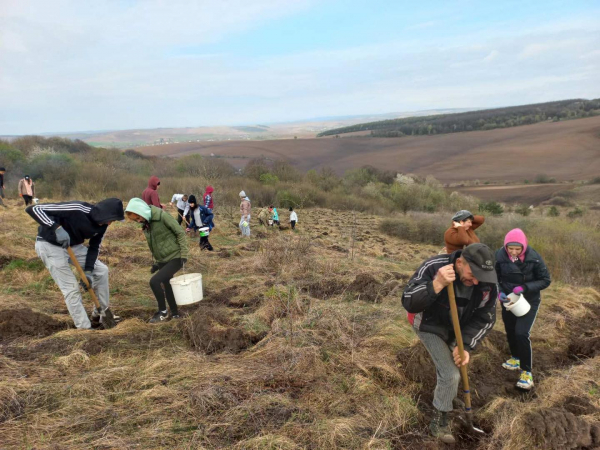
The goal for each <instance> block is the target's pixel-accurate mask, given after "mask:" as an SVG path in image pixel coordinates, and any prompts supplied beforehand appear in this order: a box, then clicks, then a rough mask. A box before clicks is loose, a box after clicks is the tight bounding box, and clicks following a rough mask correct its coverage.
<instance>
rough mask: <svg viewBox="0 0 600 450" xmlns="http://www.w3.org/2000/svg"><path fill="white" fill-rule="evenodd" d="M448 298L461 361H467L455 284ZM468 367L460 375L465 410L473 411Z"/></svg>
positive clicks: (450, 289) (462, 369)
mask: <svg viewBox="0 0 600 450" xmlns="http://www.w3.org/2000/svg"><path fill="white" fill-rule="evenodd" d="M448 298H449V300H450V314H451V316H452V325H453V327H454V335H455V337H456V344H457V345H458V354H459V355H460V359H461V360H464V359H465V346H464V343H463V338H462V333H461V331H460V320H459V318H458V308H457V307H456V297H455V295H454V283H450V284H449V285H448ZM467 366H468V364H465V365H464V366H460V375H461V377H462V382H463V391H464V393H465V410H466V411H467V412H469V411H471V391H470V389H469V375H468V373H467Z"/></svg>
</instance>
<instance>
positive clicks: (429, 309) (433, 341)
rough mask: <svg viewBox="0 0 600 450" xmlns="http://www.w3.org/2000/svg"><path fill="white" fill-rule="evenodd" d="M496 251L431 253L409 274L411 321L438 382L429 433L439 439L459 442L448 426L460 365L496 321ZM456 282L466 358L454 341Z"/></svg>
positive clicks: (405, 298)
mask: <svg viewBox="0 0 600 450" xmlns="http://www.w3.org/2000/svg"><path fill="white" fill-rule="evenodd" d="M496 283H497V277H496V272H495V271H494V255H493V253H492V251H491V250H490V249H489V248H488V247H487V246H486V245H484V244H471V245H469V246H468V247H466V248H465V249H464V250H457V251H455V252H453V253H451V254H441V255H438V256H434V257H432V258H429V259H427V260H426V261H425V262H424V263H423V264H421V266H420V267H419V268H418V269H417V271H416V272H415V274H414V275H413V276H412V277H411V279H410V280H409V282H408V285H407V286H406V289H405V290H404V293H403V294H402V306H404V309H406V311H407V312H408V321H409V322H410V324H411V325H412V327H413V329H414V330H415V332H416V334H417V336H418V337H419V339H420V340H421V342H422V343H423V345H425V348H426V349H427V351H428V353H429V354H430V356H431V359H432V360H433V363H434V365H435V369H436V374H437V384H436V387H435V391H434V395H433V406H434V416H433V419H432V421H431V423H430V425H429V429H430V431H431V434H432V435H433V436H435V437H436V438H438V439H439V440H440V441H442V442H444V443H447V444H451V443H454V442H455V438H454V436H453V435H452V430H451V428H450V412H451V411H452V409H453V405H452V401H453V399H454V398H455V397H456V393H457V390H458V383H459V382H460V370H459V368H458V367H460V366H461V365H465V364H468V362H469V359H470V353H471V352H472V351H473V350H474V349H475V348H476V347H477V346H478V345H479V343H480V342H481V341H482V340H483V338H484V337H485V336H486V334H487V333H489V331H490V330H491V329H492V327H493V326H494V323H495V322H496V297H497V292H496ZM451 284H452V285H453V286H454V292H455V297H456V305H457V309H458V315H459V320H460V326H461V334H462V338H463V342H464V345H465V349H464V350H465V351H464V357H465V358H464V360H463V359H462V358H461V356H460V354H459V351H458V347H457V345H456V337H455V335H454V327H453V325H452V319H451V315H450V303H449V295H448V286H450V285H451Z"/></svg>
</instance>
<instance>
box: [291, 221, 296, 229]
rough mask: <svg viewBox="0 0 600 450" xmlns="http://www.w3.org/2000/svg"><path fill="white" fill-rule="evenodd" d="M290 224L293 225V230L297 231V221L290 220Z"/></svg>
mask: <svg viewBox="0 0 600 450" xmlns="http://www.w3.org/2000/svg"><path fill="white" fill-rule="evenodd" d="M290 223H291V224H292V230H295V229H296V221H295V220H290Z"/></svg>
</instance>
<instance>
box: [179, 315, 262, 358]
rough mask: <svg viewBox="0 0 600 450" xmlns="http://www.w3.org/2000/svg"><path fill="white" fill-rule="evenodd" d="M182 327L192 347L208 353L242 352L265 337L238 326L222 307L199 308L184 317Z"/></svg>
mask: <svg viewBox="0 0 600 450" xmlns="http://www.w3.org/2000/svg"><path fill="white" fill-rule="evenodd" d="M181 329H182V331H183V333H184V336H185V337H186V339H187V340H188V341H189V343H190V345H191V346H192V347H194V348H197V349H199V350H201V351H203V352H205V353H206V354H208V355H210V354H212V353H220V352H229V353H240V352H241V351H243V350H245V349H247V348H248V347H250V346H252V345H254V344H255V343H257V342H258V341H260V340H261V339H262V338H263V337H264V334H262V335H257V334H254V333H250V332H247V331H246V330H243V329H241V328H238V327H236V326H235V324H234V323H233V320H232V319H231V318H230V316H229V313H228V312H227V310H226V309H225V308H222V307H212V308H202V309H199V310H198V311H196V312H195V313H194V314H192V315H191V316H190V317H188V318H186V319H184V321H183V322H182V325H181Z"/></svg>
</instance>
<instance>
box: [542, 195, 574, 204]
mask: <svg viewBox="0 0 600 450" xmlns="http://www.w3.org/2000/svg"><path fill="white" fill-rule="evenodd" d="M547 203H548V204H549V205H554V206H571V204H572V203H571V202H570V201H569V200H567V199H566V198H564V197H561V196H556V197H552V198H551V199H550V200H549V201H548V202H547Z"/></svg>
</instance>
